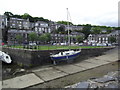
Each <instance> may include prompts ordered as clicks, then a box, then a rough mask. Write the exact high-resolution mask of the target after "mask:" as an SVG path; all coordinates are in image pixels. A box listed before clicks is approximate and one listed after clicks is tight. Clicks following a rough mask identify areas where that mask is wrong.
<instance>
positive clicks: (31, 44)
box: [29, 43, 37, 46]
mask: <svg viewBox="0 0 120 90" xmlns="http://www.w3.org/2000/svg"><path fill="white" fill-rule="evenodd" d="M29 45H31V46H33V45H37V44H36V43H29Z"/></svg>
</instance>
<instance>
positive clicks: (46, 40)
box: [39, 33, 51, 43]
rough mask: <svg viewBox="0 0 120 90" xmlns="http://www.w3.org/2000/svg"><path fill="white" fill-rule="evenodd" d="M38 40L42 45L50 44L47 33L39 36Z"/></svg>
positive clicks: (49, 37)
mask: <svg viewBox="0 0 120 90" xmlns="http://www.w3.org/2000/svg"><path fill="white" fill-rule="evenodd" d="M39 40H40V41H41V42H43V43H47V42H50V40H51V35H50V34H49V33H45V34H42V35H41V36H39Z"/></svg>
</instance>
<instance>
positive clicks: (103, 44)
mask: <svg viewBox="0 0 120 90" xmlns="http://www.w3.org/2000/svg"><path fill="white" fill-rule="evenodd" d="M97 46H107V44H106V43H97Z"/></svg>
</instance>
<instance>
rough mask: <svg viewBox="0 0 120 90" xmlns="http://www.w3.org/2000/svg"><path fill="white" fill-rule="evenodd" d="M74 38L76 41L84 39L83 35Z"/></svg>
mask: <svg viewBox="0 0 120 90" xmlns="http://www.w3.org/2000/svg"><path fill="white" fill-rule="evenodd" d="M76 40H77V42H79V43H80V42H83V40H84V37H83V36H76Z"/></svg>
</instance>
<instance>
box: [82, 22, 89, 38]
mask: <svg viewBox="0 0 120 90" xmlns="http://www.w3.org/2000/svg"><path fill="white" fill-rule="evenodd" d="M90 30H91V25H90V24H86V25H85V26H84V28H83V31H82V33H83V34H85V39H87V37H88V35H89V34H90V33H91V31H90Z"/></svg>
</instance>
